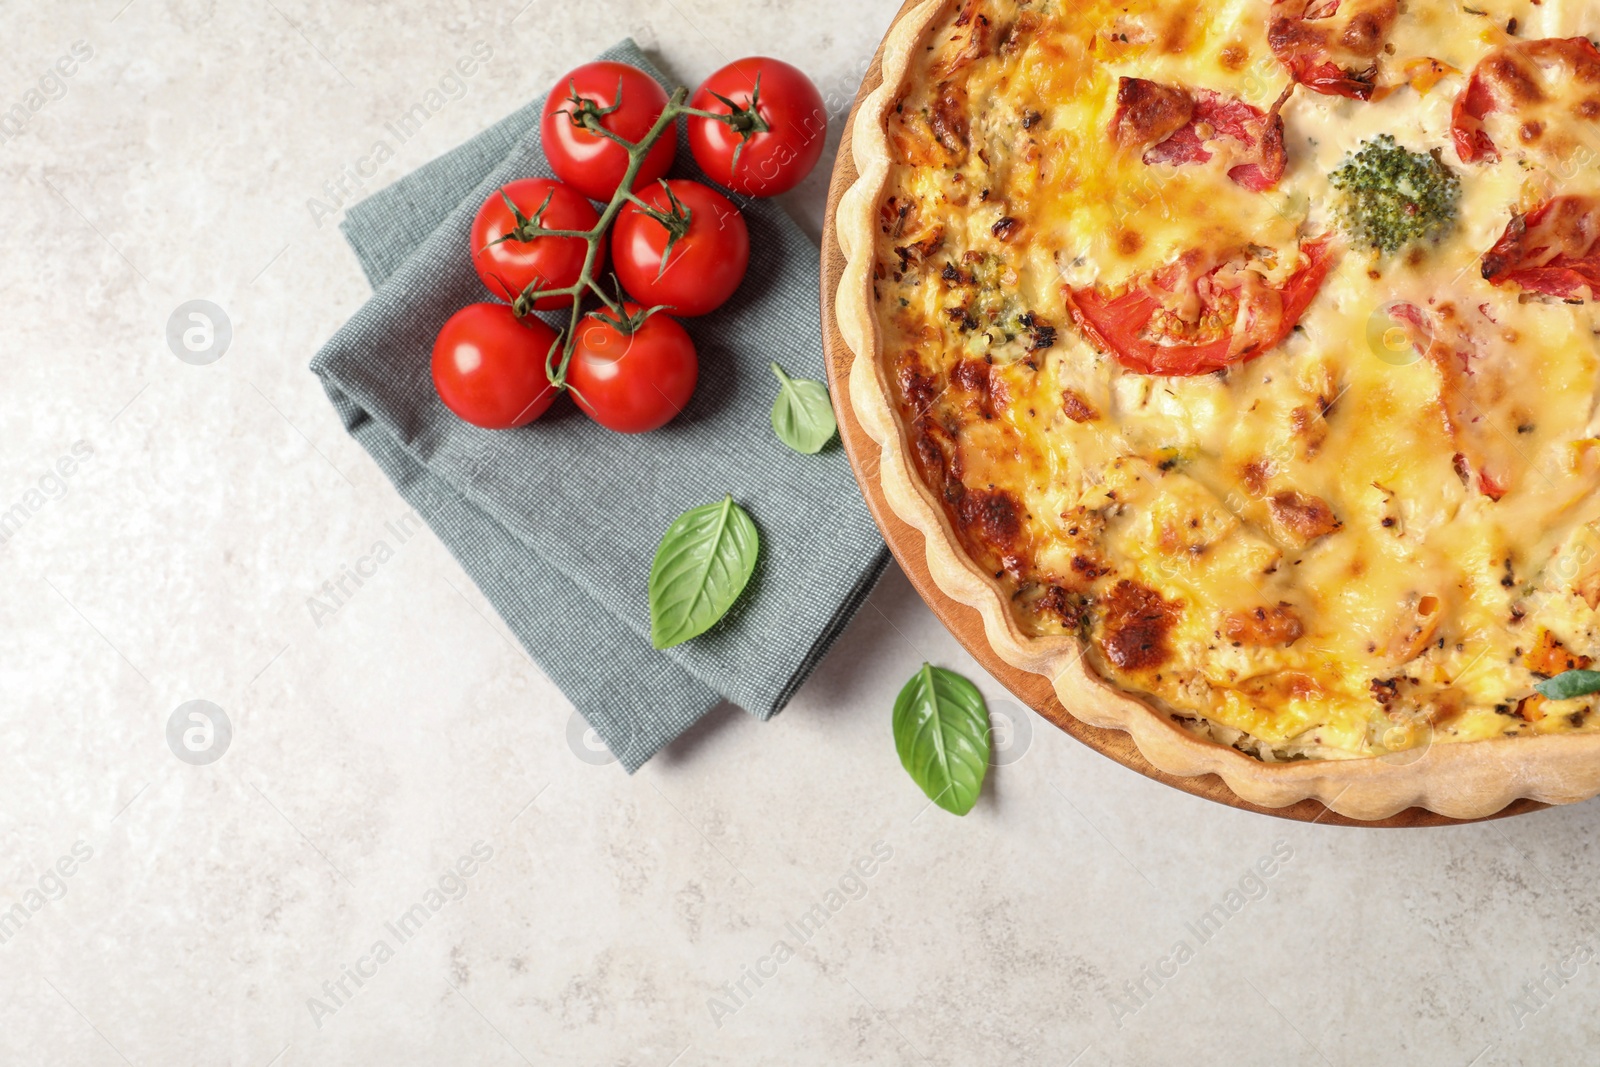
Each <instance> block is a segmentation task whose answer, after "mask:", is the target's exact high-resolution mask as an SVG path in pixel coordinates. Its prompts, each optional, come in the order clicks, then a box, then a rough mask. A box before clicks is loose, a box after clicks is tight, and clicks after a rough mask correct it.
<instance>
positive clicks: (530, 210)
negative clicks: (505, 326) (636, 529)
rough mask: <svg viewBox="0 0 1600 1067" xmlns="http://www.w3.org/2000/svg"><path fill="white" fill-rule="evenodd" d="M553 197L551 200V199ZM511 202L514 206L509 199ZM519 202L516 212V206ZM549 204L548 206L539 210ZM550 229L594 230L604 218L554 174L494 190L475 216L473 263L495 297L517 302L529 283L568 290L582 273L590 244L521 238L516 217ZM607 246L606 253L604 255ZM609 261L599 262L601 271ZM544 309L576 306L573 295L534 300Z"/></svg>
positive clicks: (571, 239) (579, 240)
mask: <svg viewBox="0 0 1600 1067" xmlns="http://www.w3.org/2000/svg"><path fill="white" fill-rule="evenodd" d="M546 198H548V203H546ZM507 200H510V202H511V203H510V204H508V203H507V202H506V201H507ZM512 204H515V205H516V210H515V211H513V210H512V208H511V205H512ZM540 205H544V210H543V211H542V212H541V211H540V210H539V208H540ZM519 214H520V215H521V216H522V217H523V219H524V220H527V221H528V222H531V223H537V224H538V225H540V226H543V227H544V228H545V229H547V230H591V229H593V228H594V227H595V225H596V224H597V223H599V221H600V214H599V212H597V211H595V209H594V205H593V204H591V203H589V201H587V200H585V199H584V198H583V197H582V196H580V195H578V193H576V192H574V191H573V190H572V189H571V188H570V187H568V186H565V185H562V184H561V183H560V182H554V181H551V180H550V179H549V178H523V179H522V180H521V181H515V182H512V183H511V184H509V185H506V186H504V187H503V188H500V189H496V190H495V191H494V192H492V193H490V194H489V198H488V199H487V200H485V201H484V202H483V206H482V207H480V208H479V209H478V216H477V218H475V219H473V220H472V265H473V266H474V267H476V268H477V269H478V277H480V278H482V279H483V284H484V285H486V286H488V287H489V291H490V292H491V293H493V294H494V295H495V296H498V297H501V298H503V299H505V300H507V301H515V300H516V298H517V295H518V294H519V293H521V292H522V291H523V290H524V289H526V288H528V286H529V285H533V284H537V285H538V286H539V288H541V289H565V288H567V287H568V286H570V285H573V284H575V283H576V282H577V280H578V276H579V275H580V274H581V273H582V272H583V257H584V256H585V255H587V254H588V252H589V245H588V242H586V241H584V240H583V239H582V238H579V237H535V238H533V239H532V240H527V241H524V240H518V238H517V234H518V232H519V224H518V222H517V216H518V215H519ZM604 254H605V253H604V249H603V247H602V251H601V256H602V257H603V256H604ZM603 263H604V259H603V258H602V259H600V260H599V261H598V262H596V263H595V269H596V270H597V271H598V270H599V269H600V267H601V265H602V264H603ZM533 306H534V307H535V308H537V309H538V310H540V311H547V310H549V309H551V308H565V307H571V306H572V298H571V297H570V296H552V297H545V298H543V299H541V300H536V301H534V304H533Z"/></svg>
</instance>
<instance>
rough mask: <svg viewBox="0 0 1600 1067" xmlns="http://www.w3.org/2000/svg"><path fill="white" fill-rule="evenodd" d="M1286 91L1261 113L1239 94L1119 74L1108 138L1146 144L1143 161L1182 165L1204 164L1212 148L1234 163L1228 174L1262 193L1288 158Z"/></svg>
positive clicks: (1128, 144)
mask: <svg viewBox="0 0 1600 1067" xmlns="http://www.w3.org/2000/svg"><path fill="white" fill-rule="evenodd" d="M1288 98H1289V94H1288V93H1287V92H1286V93H1284V95H1283V96H1281V97H1279V98H1278V102H1277V103H1276V104H1274V105H1272V110H1271V111H1262V110H1261V109H1260V108H1258V107H1255V106H1254V105H1251V104H1247V103H1245V102H1244V101H1243V100H1240V99H1239V98H1238V97H1234V96H1227V95H1224V94H1223V93H1218V92H1214V91H1212V90H1210V89H1194V90H1189V89H1184V88H1182V87H1180V86H1175V85H1163V84H1161V83H1160V82H1153V81H1147V80H1145V79H1144V78H1123V79H1122V80H1121V81H1120V82H1119V83H1118V84H1117V110H1116V113H1115V115H1114V116H1113V117H1112V120H1111V136H1112V139H1113V140H1115V141H1116V142H1117V144H1118V145H1120V146H1122V147H1123V148H1129V149H1135V148H1145V149H1146V151H1145V153H1144V156H1143V157H1142V158H1143V159H1144V162H1145V163H1148V164H1154V163H1166V164H1170V165H1171V166H1174V167H1181V166H1184V165H1185V164H1188V163H1207V162H1210V160H1211V157H1212V156H1213V155H1214V154H1215V153H1216V152H1217V151H1224V152H1226V153H1227V154H1228V158H1229V160H1230V161H1231V162H1233V164H1234V165H1233V166H1231V167H1229V168H1228V177H1230V178H1232V179H1233V180H1234V181H1236V182H1238V183H1239V184H1240V185H1242V186H1244V187H1245V188H1246V189H1250V190H1252V191H1254V192H1258V193H1259V192H1265V191H1266V190H1268V189H1271V188H1272V187H1273V186H1275V185H1277V184H1278V179H1280V178H1282V177H1283V171H1284V167H1285V166H1286V165H1287V163H1288V156H1287V155H1286V153H1285V151H1284V147H1283V116H1282V115H1280V114H1279V112H1280V111H1281V110H1282V108H1283V105H1284V102H1285V101H1286V100H1288Z"/></svg>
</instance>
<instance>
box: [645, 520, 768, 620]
mask: <svg viewBox="0 0 1600 1067" xmlns="http://www.w3.org/2000/svg"><path fill="white" fill-rule="evenodd" d="M760 547H761V537H760V535H759V534H757V533H756V524H755V523H753V522H751V521H750V516H749V515H747V514H745V511H744V509H743V508H741V507H740V506H739V505H738V504H735V503H734V502H733V497H731V496H726V497H723V498H722V499H721V500H719V501H718V502H717V503H715V504H706V505H705V506H704V507H698V508H693V509H691V510H689V511H686V512H684V513H683V514H682V515H679V516H678V517H677V519H675V520H674V521H673V523H672V525H671V526H670V527H668V528H667V532H666V534H665V535H664V536H663V537H662V538H661V545H660V547H659V548H657V549H656V558H655V562H653V563H652V564H651V565H650V643H651V644H653V645H655V646H656V647H657V648H671V647H672V646H673V645H681V644H682V643H683V642H685V641H687V640H689V638H691V637H698V636H700V635H701V634H703V633H705V632H706V631H707V630H709V629H711V627H712V626H714V625H715V624H716V622H717V620H718V619H720V618H722V617H723V616H724V615H726V614H727V613H728V609H729V608H731V607H733V602H734V601H736V600H738V599H739V594H740V593H741V592H743V591H744V587H745V584H746V583H747V582H749V581H750V575H751V574H752V573H754V572H755V569H756V554H757V552H758V551H759V550H760Z"/></svg>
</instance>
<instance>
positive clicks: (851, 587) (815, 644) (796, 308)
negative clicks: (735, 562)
mask: <svg viewBox="0 0 1600 1067" xmlns="http://www.w3.org/2000/svg"><path fill="white" fill-rule="evenodd" d="M601 58H604V59H619V60H622V61H624V62H627V63H633V64H635V65H637V66H640V67H642V68H644V69H645V70H647V71H649V72H650V73H651V74H652V75H653V76H655V77H656V78H657V80H660V81H663V82H664V81H665V79H664V78H662V77H661V75H660V74H659V72H657V71H656V70H655V68H654V67H652V66H651V64H650V63H649V62H648V61H647V60H646V59H645V57H644V54H643V53H642V52H640V51H639V49H638V47H637V46H635V45H634V43H633V42H632V41H631V40H629V41H624V42H622V43H621V44H619V45H617V46H615V47H613V48H611V49H609V50H608V51H606V52H605V53H603V54H602V56H601ZM542 105H543V100H542V99H541V100H536V101H534V102H533V103H531V104H529V105H527V106H526V107H524V108H522V109H521V110H520V111H517V112H516V113H515V114H512V115H510V116H508V117H507V118H505V119H503V120H501V121H500V122H499V123H497V124H496V125H494V126H492V127H490V128H489V129H487V130H485V131H484V132H483V133H481V134H479V135H478V136H476V137H474V138H473V139H472V140H470V141H468V142H467V143H466V144H464V145H462V146H460V147H459V148H457V149H455V150H454V151H452V152H450V153H447V154H446V155H445V156H443V157H441V158H439V159H436V160H434V161H433V162H431V163H428V164H427V165H425V166H423V167H421V168H419V169H418V170H416V171H415V172H413V173H412V174H410V175H408V176H407V177H405V178H402V179H401V180H400V181H398V182H396V183H395V184H394V185H392V186H390V187H388V188H387V189H384V190H382V191H381V192H379V193H376V194H375V195H373V196H372V197H370V198H368V199H366V200H364V201H362V202H361V203H359V204H357V205H355V206H354V207H353V208H351V209H350V211H349V213H348V215H347V217H346V219H345V221H344V223H343V230H344V234H345V238H346V240H348V241H349V243H350V246H351V247H352V248H353V249H354V250H355V253H356V256H357V257H358V258H359V259H360V261H361V265H362V268H363V269H364V270H365V271H366V274H367V278H368V280H370V281H371V282H372V284H373V287H374V289H375V290H376V292H375V293H374V294H373V297H372V299H371V300H369V301H368V302H367V304H366V305H365V306H364V307H363V308H362V309H361V310H360V311H359V312H357V314H356V316H355V317H354V318H353V319H351V320H350V322H348V323H347V324H346V325H345V326H344V327H343V328H342V329H341V330H339V332H338V333H336V334H335V335H334V336H333V338H332V339H331V340H330V341H329V342H328V343H327V345H325V346H324V347H323V349H322V351H321V352H319V353H317V355H316V357H315V358H314V359H313V360H312V362H311V369H312V371H313V372H314V373H316V374H317V375H318V376H319V377H320V378H321V379H322V384H323V387H324V388H325V389H326V390H327V392H328V397H329V399H330V400H332V402H333V405H334V407H335V408H336V409H337V410H338V412H339V415H340V417H341V418H342V419H343V421H344V425H345V428H346V429H347V430H348V431H349V432H350V433H351V435H352V436H354V437H355V439H356V440H357V441H359V442H360V443H361V445H362V447H363V448H365V449H366V450H367V452H368V453H370V454H371V456H372V458H373V459H374V460H375V461H376V462H377V464H378V466H379V467H380V468H381V469H382V470H383V472H384V473H385V474H386V475H388V477H389V479H390V480H391V481H393V482H394V484H395V487H396V488H397V489H398V490H399V491H400V494H401V495H402V496H404V497H405V498H406V500H407V501H409V502H410V503H411V504H412V506H414V507H415V508H416V509H417V512H418V514H419V515H421V516H422V517H423V518H424V519H425V520H426V521H427V523H428V524H429V525H430V526H431V527H432V528H433V530H434V532H435V533H436V534H437V535H438V536H439V538H440V540H442V541H443V542H444V543H445V544H446V545H447V546H449V548H450V550H451V551H452V552H453V553H454V554H455V556H456V558H457V559H458V560H459V561H460V562H461V565H462V567H463V568H464V569H465V570H466V572H467V573H468V574H469V575H471V576H472V579H473V581H474V582H476V583H477V585H478V588H479V589H481V590H482V591H483V594H484V596H485V597H486V598H487V599H488V600H489V602H490V603H491V604H493V605H494V607H495V610H496V611H498V612H499V613H500V615H501V617H502V618H503V619H504V620H505V622H506V625H507V626H508V627H509V628H510V629H511V631H512V632H513V633H515V634H516V636H517V638H518V639H519V640H520V641H521V642H522V645H523V647H524V648H526V649H527V651H528V654H529V655H531V656H532V657H533V658H534V659H535V660H536V661H537V662H538V663H539V665H540V666H541V667H542V668H543V669H544V671H545V672H546V673H547V674H548V675H549V676H550V678H551V679H552V680H553V681H554V682H555V683H556V684H557V685H559V686H560V687H561V689H562V691H563V692H564V693H566V695H567V697H568V698H569V699H570V700H571V701H572V702H573V704H574V705H576V706H577V708H578V710H579V711H580V712H582V713H583V716H584V718H585V719H587V720H588V722H589V724H590V725H591V726H592V727H594V729H595V732H596V733H598V734H599V735H600V737H601V738H602V739H603V740H604V741H605V743H606V745H607V746H608V747H609V748H610V749H611V751H612V752H613V753H614V754H615V755H616V756H617V757H618V759H619V760H620V761H621V763H622V765H623V766H624V767H625V768H627V770H629V771H630V772H631V771H633V770H635V769H637V768H638V767H639V766H640V765H641V764H643V763H644V762H645V760H647V759H649V758H650V756H651V755H653V754H654V753H656V752H657V751H659V750H660V749H661V748H662V747H663V746H664V745H666V744H667V743H668V742H669V741H671V740H672V739H673V738H674V737H677V736H678V735H679V734H681V733H682V732H683V731H684V730H686V729H688V728H689V726H690V725H692V724H693V723H694V722H695V721H696V720H697V719H699V718H700V716H702V715H704V714H705V713H706V712H707V711H708V710H710V709H711V708H712V707H714V706H715V705H716V704H718V703H719V702H720V701H721V700H722V699H724V698H725V699H727V700H729V701H732V702H733V703H735V704H738V705H740V706H741V707H744V708H745V709H746V710H748V711H749V712H750V713H752V714H753V715H755V716H756V717H757V718H759V719H767V718H770V717H771V716H772V715H774V714H776V713H777V712H778V711H779V710H780V709H781V708H782V707H783V706H784V705H785V704H786V703H787V702H788V701H789V698H790V697H791V696H792V695H793V694H794V692H795V690H796V689H797V688H798V687H799V686H800V683H801V682H803V681H804V680H805V678H806V676H807V675H808V674H809V673H810V672H811V670H812V668H813V667H814V666H815V665H816V663H817V661H818V660H819V659H820V658H821V657H822V655H823V653H824V652H826V651H827V649H828V646H829V645H830V644H831V643H832V642H833V640H834V638H835V637H837V636H838V634H839V632H840V630H842V629H843V627H844V625H845V623H846V622H848V621H849V619H850V617H851V616H852V615H853V614H854V613H855V611H856V609H857V608H858V607H860V605H861V602H862V601H863V600H864V599H865V598H866V596H867V594H868V593H869V592H870V591H871V589H872V586H873V584H874V583H875V582H876V581H877V578H878V576H879V574H881V573H882V570H883V567H884V565H885V563H886V562H887V558H888V557H887V553H886V551H885V549H884V547H883V541H882V539H881V537H880V536H879V534H878V531H877V529H876V528H875V527H874V526H873V524H872V520H871V518H870V517H869V515H868V514H867V510H866V506H865V505H864V504H863V502H862V499H861V495H860V492H859V490H858V489H857V488H856V485H855V483H854V481H853V480H852V478H851V475H850V468H849V465H848V464H847V463H846V462H845V457H844V455H843V453H842V452H841V451H840V449H839V447H838V445H837V444H834V445H830V446H829V447H828V448H827V449H825V450H824V451H823V452H822V453H821V454H820V455H816V456H801V455H797V454H795V453H794V452H791V451H789V450H788V449H787V448H785V447H784V446H783V445H782V444H781V443H780V442H779V441H778V440H777V439H776V438H775V437H774V436H773V434H772V428H771V425H770V423H769V421H768V412H769V410H770V408H771V405H772V400H773V398H774V396H775V395H776V383H775V381H774V380H773V378H772V375H771V374H770V372H769V371H768V368H767V365H768V363H770V362H773V361H776V362H777V363H779V364H780V365H781V366H783V367H784V369H785V370H787V371H788V372H789V373H790V374H791V375H803V376H805V377H809V378H817V379H821V378H823V376H824V375H823V364H822V350H821V329H820V326H819V321H818V312H819V299H818V289H817V286H818V254H817V249H816V247H815V246H814V245H812V244H811V242H810V240H809V239H808V238H806V236H805V235H804V234H803V233H802V232H801V231H800V230H799V228H798V227H796V226H795V224H794V223H793V222H792V221H791V220H790V219H789V217H788V216H787V215H785V214H784V212H783V211H782V210H781V209H780V208H778V207H777V206H776V205H774V204H772V203H770V202H766V201H760V200H753V201H749V202H740V207H741V208H742V209H743V211H744V213H745V219H746V222H747V223H748V224H749V228H750V245H751V255H750V270H749V274H748V275H747V276H746V278H745V280H744V284H743V285H742V286H741V287H740V289H739V292H738V293H737V294H736V295H735V296H734V298H733V299H732V300H731V301H730V302H729V303H728V304H726V305H724V307H723V308H722V309H720V310H718V311H717V312H715V313H713V314H712V315H710V316H708V317H706V318H702V319H697V320H688V321H687V322H686V323H685V325H686V326H687V327H688V329H689V332H690V333H691V334H692V335H693V337H694V340H695V345H696V347H697V349H698V351H699V355H700V381H699V385H698V387H697V389H696V391H695V396H694V399H693V400H692V401H691V402H690V404H689V407H688V408H687V409H686V410H685V411H684V412H683V413H682V414H681V415H680V416H678V418H677V419H675V420H674V421H673V422H671V423H669V424H668V425H667V426H666V427H664V428H663V429H660V430H657V431H655V432H653V433H648V434H638V435H622V434H613V433H611V432H609V431H607V430H604V429H601V428H600V427H598V426H597V425H595V424H594V423H592V422H591V421H590V420H589V419H588V418H587V417H585V416H584V415H583V414H582V413H581V412H579V411H578V410H577V409H576V408H575V407H574V406H573V405H572V402H571V400H570V399H569V398H561V399H559V400H558V401H557V402H556V405H555V406H554V407H553V408H551V410H550V411H549V412H548V413H546V415H545V416H544V417H543V418H541V419H539V420H538V421H537V422H535V423H533V424H532V425H531V426H527V427H524V428H522V429H519V430H511V431H498V432H497V431H489V430H480V429H477V428H476V427H473V426H469V425H467V424H466V423H464V422H461V421H460V420H459V419H457V418H456V417H455V416H453V415H452V414H450V412H449V411H447V410H446V409H445V407H444V405H443V404H441V403H440V402H439V399H438V397H437V396H436V395H435V393H434V390H433V383H432V378H431V376H430V374H429V354H430V352H431V350H432V346H433V338H434V335H435V334H436V333H437V332H438V330H439V327H440V326H441V325H442V324H443V323H444V321H445V320H446V319H447V318H449V317H450V316H451V315H452V314H453V313H454V312H455V311H457V310H458V309H459V308H461V307H462V306H464V305H466V304H469V303H473V302H476V301H483V300H488V299H489V295H488V293H487V292H486V291H485V289H484V287H483V285H482V283H481V282H480V281H479V280H478V277H477V275H476V274H475V273H474V271H473V269H472V265H471V262H470V261H469V259H468V255H467V234H468V230H469V227H470V225H471V222H472V217H473V214H474V213H475V212H476V210H477V207H478V205H479V204H480V203H481V202H482V201H483V199H484V197H485V196H487V195H488V194H489V193H490V192H491V191H493V190H494V189H495V188H497V187H499V186H500V185H502V184H504V183H506V182H509V181H512V180H514V179H516V178H522V177H528V176H539V175H548V174H549V173H550V171H549V168H548V166H547V165H546V163H545V160H544V155H543V153H542V152H541V150H540V147H539V136H538V117H539V111H540V108H541V107H542ZM673 174H674V175H677V176H687V177H692V178H697V179H700V180H704V177H703V175H701V174H700V173H699V171H698V170H697V169H696V168H695V166H694V162H693V159H692V157H691V156H690V154H689V151H688V147H687V145H686V144H683V143H682V142H681V140H680V144H679V151H678V162H677V164H676V165H675V166H674V168H673ZM737 199H738V198H736V200H737ZM555 324H556V325H560V323H559V322H556V323H555ZM725 494H732V496H733V498H734V500H735V501H736V502H738V503H739V504H741V505H742V506H743V507H744V508H745V510H747V511H748V512H749V513H750V515H751V517H752V518H753V519H754V520H755V522H756V525H757V527H758V528H759V529H760V532H761V557H760V562H759V564H758V565H757V569H756V573H755V577H754V578H752V579H751V582H750V585H749V586H748V587H747V588H746V590H745V593H744V595H743V596H742V597H741V598H740V600H739V603H738V604H737V605H735V607H734V609H733V611H731V612H730V613H729V615H728V617H727V618H725V619H724V620H723V621H722V623H720V624H719V625H718V626H717V627H716V628H714V629H713V630H711V631H710V632H708V633H706V634H704V635H702V636H700V637H698V638H695V639H694V640H692V641H689V642H687V643H685V644H683V645H679V646H678V647H677V648H673V649H669V650H667V651H665V652H657V651H656V650H654V649H653V648H652V647H651V646H650V639H649V634H650V619H649V601H648V598H647V595H646V582H647V577H648V575H649V572H650V562H651V559H652V558H653V557H654V555H655V548H656V544H657V543H658V541H659V540H660V537H661V534H662V533H663V532H664V531H665V530H666V528H667V527H668V526H669V525H670V524H671V522H672V520H673V519H674V518H676V517H677V516H678V515H679V514H681V513H682V512H684V511H686V510H688V509H689V508H692V507H695V506H697V505H700V504H705V503H709V502H711V501H714V500H720V499H721V498H722V497H723V496H724V495H725Z"/></svg>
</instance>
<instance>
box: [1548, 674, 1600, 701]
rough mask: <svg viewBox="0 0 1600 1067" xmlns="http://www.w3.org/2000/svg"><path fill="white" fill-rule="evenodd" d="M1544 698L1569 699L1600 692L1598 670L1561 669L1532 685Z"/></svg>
mask: <svg viewBox="0 0 1600 1067" xmlns="http://www.w3.org/2000/svg"><path fill="white" fill-rule="evenodd" d="M1534 688H1535V689H1537V690H1538V691H1539V695H1541V696H1543V697H1544V698H1545V699H1546V700H1571V699H1572V698H1573V697H1586V696H1588V695H1589V694H1590V693H1600V671H1562V672H1561V673H1560V674H1558V675H1556V676H1555V677H1554V678H1550V679H1547V680H1546V681H1543V682H1540V683H1539V684H1538V685H1536V686H1534Z"/></svg>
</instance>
